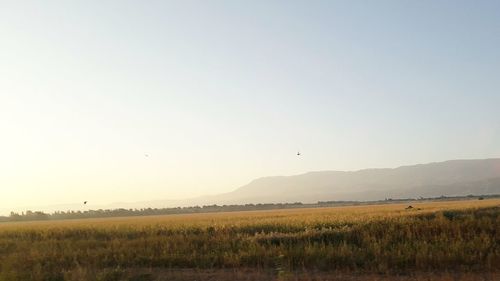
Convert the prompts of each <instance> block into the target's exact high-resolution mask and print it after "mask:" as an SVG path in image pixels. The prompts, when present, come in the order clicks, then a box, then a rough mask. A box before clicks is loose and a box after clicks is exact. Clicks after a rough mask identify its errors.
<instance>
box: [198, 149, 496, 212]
mask: <svg viewBox="0 0 500 281" xmlns="http://www.w3.org/2000/svg"><path fill="white" fill-rule="evenodd" d="M469 194H474V195H488V194H500V159H484V160H451V161H446V162H439V163H430V164H420V165H413V166H402V167H399V168H394V169H366V170H359V171H352V172H342V171H320V172H310V173H306V174H301V175H295V176H277V177H265V178H260V179H256V180H254V181H252V182H250V183H249V184H247V185H245V186H242V187H240V188H238V189H237V190H235V191H233V192H230V193H226V194H221V195H216V196H213V197H211V200H210V201H211V202H213V203H219V204H234V203H237V204H244V203H273V202H304V203H307V202H317V201H325V200H336V201H339V200H360V201H370V200H383V199H386V198H419V197H438V196H442V195H444V196H464V195H469ZM205 199H207V198H205Z"/></svg>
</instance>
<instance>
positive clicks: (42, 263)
mask: <svg viewBox="0 0 500 281" xmlns="http://www.w3.org/2000/svg"><path fill="white" fill-rule="evenodd" d="M412 204H413V203H412ZM407 206H408V204H391V205H373V206H351V207H336V208H314V209H291V210H273V211H249V212H233V213H210V214H186V215H168V216H148V217H123V218H103V219H81V220H60V221H40V222H12V223H2V224H0V281H4V280H5V281H7V280H378V279H377V278H381V276H400V277H401V278H400V279H402V280H413V279H412V278H420V277H421V278H427V279H428V278H431V279H436V278H437V277H439V278H441V277H442V278H443V280H478V279H479V280H480V279H481V278H483V279H485V280H488V279H494V278H496V277H498V276H499V275H498V272H499V270H500V216H499V214H500V207H499V206H500V200H499V199H490V200H481V201H480V200H470V201H452V202H429V203H416V204H413V208H411V209H407V208H406V207H407ZM335 276H337V277H335ZM419 276H420V277H419ZM429 276H432V277H429ZM457 276H459V277H457ZM334 278H341V279H334ZM405 278H406V279H405ZM446 278H453V279H446ZM457 278H459V279H457Z"/></svg>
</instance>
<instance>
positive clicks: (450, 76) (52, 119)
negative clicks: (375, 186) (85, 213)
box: [0, 0, 500, 208]
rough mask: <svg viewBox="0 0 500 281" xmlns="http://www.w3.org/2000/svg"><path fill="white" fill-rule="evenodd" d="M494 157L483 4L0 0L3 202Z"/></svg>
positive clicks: (489, 31) (491, 64) (96, 197)
mask: <svg viewBox="0 0 500 281" xmlns="http://www.w3.org/2000/svg"><path fill="white" fill-rule="evenodd" d="M298 150H300V151H301V153H302V155H301V156H300V157H297V156H296V153H297V151H298ZM145 154H147V155H149V157H147V156H145ZM494 157H500V1H456V0H450V1H441V0H438V1H436V0H429V1H405V0H401V1H350V0H349V1H267V0H266V1H205V0H203V1H184V0H183V1H180V0H179V1H122V0H120V1H89V0H85V1H14V0H12V1H0V189H1V196H0V207H2V208H11V207H12V208H13V207H16V206H33V205H35V206H44V205H51V204H61V203H75V202H81V201H82V200H89V201H91V202H92V203H96V204H107V203H111V202H116V201H125V202H127V201H141V200H152V199H175V198H184V197H192V196H198V195H203V194H216V193H220V192H227V191H231V190H233V189H235V188H237V187H239V186H241V185H244V184H246V183H248V182H249V181H251V180H252V179H254V178H257V177H262V176H270V175H292V174H298V173H303V172H308V171H315V170H356V169H362V168H370V167H396V166H399V165H405V164H416V163H426V162H434V161H442V160H449V159H463V158H494Z"/></svg>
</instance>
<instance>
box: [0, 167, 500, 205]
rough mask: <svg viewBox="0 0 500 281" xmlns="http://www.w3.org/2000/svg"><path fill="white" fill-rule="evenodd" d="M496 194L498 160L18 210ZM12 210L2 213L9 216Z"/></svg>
mask: <svg viewBox="0 0 500 281" xmlns="http://www.w3.org/2000/svg"><path fill="white" fill-rule="evenodd" d="M492 194H500V159H484V160H451V161H446V162H439V163H429V164H420V165H412V166H402V167H399V168H393V169H365V170H359V171H320V172H309V173H305V174H301V175H295V176H275V177H264V178H259V179H256V180H254V181H252V182H250V183H249V184H247V185H244V186H242V187H240V188H238V189H236V190H234V191H232V192H229V193H224V194H219V195H213V196H202V197H198V198H191V199H185V200H155V201H144V202H122V203H114V204H109V205H92V204H89V205H85V208H83V207H82V206H83V205H82V204H81V203H80V204H74V205H59V206H46V207H31V208H28V207H25V208H19V210H18V211H20V210H41V211H49V212H51V211H55V210H85V209H116V208H144V207H151V208H166V207H178V206H196V205H199V206H202V205H212V204H218V205H224V204H226V205H231V204H247V203H254V204H257V203H294V202H302V203H315V202H318V201H376V200H384V199H388V198H393V199H394V198H419V197H426V198H428V197H439V196H442V195H443V196H466V195H492ZM9 211H10V210H2V209H0V212H1V213H3V214H7V213H8V212H9Z"/></svg>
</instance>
